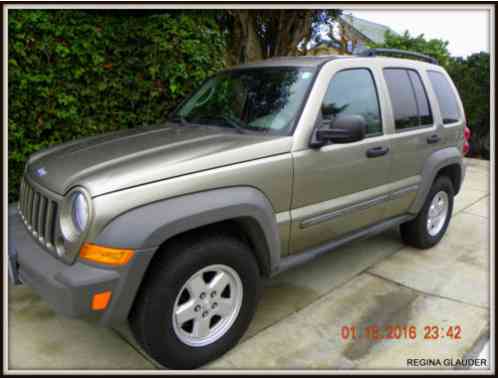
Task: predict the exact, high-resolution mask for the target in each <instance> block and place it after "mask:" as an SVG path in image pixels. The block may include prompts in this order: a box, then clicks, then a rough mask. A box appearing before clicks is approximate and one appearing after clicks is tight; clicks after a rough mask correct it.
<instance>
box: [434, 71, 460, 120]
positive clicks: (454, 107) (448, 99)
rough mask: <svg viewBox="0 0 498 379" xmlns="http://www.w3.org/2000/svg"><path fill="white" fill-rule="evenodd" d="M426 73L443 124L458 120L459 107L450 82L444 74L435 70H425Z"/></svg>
mask: <svg viewBox="0 0 498 379" xmlns="http://www.w3.org/2000/svg"><path fill="white" fill-rule="evenodd" d="M427 75H428V76H429V80H430V82H431V85H432V88H433V89H434V93H435V94H436V98H437V101H438V104H439V109H440V110H441V117H442V119H443V124H451V123H453V122H458V121H459V120H460V109H459V107H458V101H457V98H456V95H455V92H454V91H453V88H452V86H451V84H450V82H449V81H448V79H447V78H446V76H445V75H443V74H442V73H440V72H437V71H427Z"/></svg>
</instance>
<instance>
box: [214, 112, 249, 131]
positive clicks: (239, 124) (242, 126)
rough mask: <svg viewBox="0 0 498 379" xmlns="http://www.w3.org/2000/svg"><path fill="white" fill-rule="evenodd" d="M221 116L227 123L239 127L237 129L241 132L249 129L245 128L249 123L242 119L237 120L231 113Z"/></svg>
mask: <svg viewBox="0 0 498 379" xmlns="http://www.w3.org/2000/svg"><path fill="white" fill-rule="evenodd" d="M221 118H222V119H223V120H224V121H226V122H227V124H229V125H230V126H231V127H232V128H235V129H237V131H238V132H239V133H242V134H244V133H245V132H246V131H247V129H245V128H247V127H248V125H247V124H246V123H245V122H243V121H241V120H235V119H234V118H232V117H231V116H230V115H222V116H221Z"/></svg>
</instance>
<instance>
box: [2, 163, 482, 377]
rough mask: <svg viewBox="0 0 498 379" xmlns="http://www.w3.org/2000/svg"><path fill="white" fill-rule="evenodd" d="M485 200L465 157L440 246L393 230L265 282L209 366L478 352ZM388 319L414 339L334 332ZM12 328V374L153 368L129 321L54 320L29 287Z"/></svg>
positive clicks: (358, 363)
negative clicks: (251, 312)
mask: <svg viewBox="0 0 498 379" xmlns="http://www.w3.org/2000/svg"><path fill="white" fill-rule="evenodd" d="M489 200H490V197H489V163H488V162H484V161H479V160H471V159H468V160H467V176H466V179H465V182H464V185H463V189H462V191H461V193H460V194H459V195H458V196H457V197H456V199H455V207H454V211H453V213H454V214H453V218H452V221H451V224H450V227H449V229H448V232H447V234H446V236H445V237H444V238H443V240H442V241H441V243H440V244H438V245H437V246H436V247H435V248H433V249H430V250H426V251H419V250H415V249H412V248H409V247H405V246H403V245H402V243H401V241H400V237H399V234H398V232H397V230H390V231H387V232H385V233H383V234H382V235H379V236H377V237H374V238H371V239H369V240H365V241H358V242H355V243H351V244H349V245H347V246H345V247H343V248H341V249H339V250H336V251H334V252H332V253H330V254H328V255H325V256H323V257H321V258H319V259H317V260H315V261H313V262H310V263H309V264H307V265H305V266H302V267H298V268H295V269H293V270H290V271H288V272H286V273H283V274H282V275H280V276H278V277H276V278H275V279H274V280H271V281H270V282H268V283H267V284H266V288H265V291H264V295H263V298H262V300H261V303H260V305H259V307H258V310H257V314H256V318H255V320H254V321H253V322H252V324H251V327H250V329H249V331H248V332H247V333H246V335H245V337H244V338H243V340H242V342H240V343H239V344H238V345H237V346H236V347H235V348H234V349H233V350H232V351H230V352H229V353H227V354H225V355H224V356H223V357H222V358H221V359H219V360H217V361H215V362H212V363H211V364H209V365H208V366H207V367H206V368H207V369H237V368H245V369H325V368H329V369H373V368H375V369H404V368H407V367H408V366H407V359H415V358H440V359H444V358H453V359H457V358H462V357H465V356H468V355H469V354H475V351H476V349H479V347H480V346H482V343H483V341H484V342H485V341H486V340H487V339H488V338H489V272H490V249H489V235H488V234H489V209H490V206H489ZM389 325H401V326H403V325H406V326H411V325H414V326H415V327H416V329H417V336H416V338H414V339H406V338H400V339H389V340H387V339H373V338H360V339H356V340H352V339H350V338H349V339H343V338H342V337H341V330H342V327H343V326H354V327H356V328H357V329H358V330H364V328H366V327H378V328H379V329H383V328H385V327H387V326H389ZM431 325H436V326H438V327H439V328H445V330H447V329H448V327H449V326H453V328H456V327H458V328H460V329H461V332H460V337H461V338H460V339H453V338H449V337H446V338H439V339H436V340H431V339H424V327H426V326H431ZM8 326H9V369H156V368H158V366H157V364H155V363H154V362H153V361H151V360H150V359H149V358H147V357H146V356H145V355H144V354H143V353H142V352H141V351H140V349H139V348H138V347H136V345H135V343H134V342H133V340H132V338H131V337H130V334H129V331H128V330H127V329H126V327H124V326H123V327H121V328H119V330H111V329H105V328H100V327H97V326H95V325H93V324H90V323H88V322H85V321H81V320H72V319H66V318H63V317H60V316H57V315H56V314H54V313H53V312H52V311H51V310H50V309H49V308H48V306H47V305H46V304H45V303H44V302H43V301H41V300H40V298H39V297H38V296H37V295H35V294H34V293H33V292H32V291H31V290H30V289H29V288H26V287H25V286H20V287H15V288H9V325H8ZM455 330H456V329H455ZM477 354H478V352H477ZM419 368H420V367H419ZM426 368H427V367H426Z"/></svg>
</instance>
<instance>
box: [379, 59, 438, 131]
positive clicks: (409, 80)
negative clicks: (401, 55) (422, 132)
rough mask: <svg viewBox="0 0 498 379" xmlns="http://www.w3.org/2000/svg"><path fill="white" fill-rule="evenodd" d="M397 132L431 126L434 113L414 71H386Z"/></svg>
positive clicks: (385, 75) (390, 69)
mask: <svg viewBox="0 0 498 379" xmlns="http://www.w3.org/2000/svg"><path fill="white" fill-rule="evenodd" d="M384 79H385V80H386V84H387V88H388V90H389V96H390V98H391V104H392V107H393V113H394V123H395V127H396V131H400V130H405V129H413V128H418V127H424V126H430V125H432V123H433V120H432V112H431V107H430V104H429V100H428V98H427V93H426V91H425V88H424V85H423V84H422V81H421V80H420V76H419V75H418V73H417V72H416V71H414V70H408V69H403V68H386V69H384Z"/></svg>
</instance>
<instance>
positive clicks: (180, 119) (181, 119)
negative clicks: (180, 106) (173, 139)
mask: <svg viewBox="0 0 498 379" xmlns="http://www.w3.org/2000/svg"><path fill="white" fill-rule="evenodd" d="M169 121H171V122H176V123H178V122H179V123H180V124H181V125H182V126H186V125H188V121H187V119H186V118H185V117H184V116H181V115H175V116H174V117H171V118H170V119H169Z"/></svg>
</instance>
